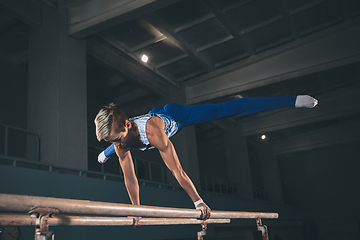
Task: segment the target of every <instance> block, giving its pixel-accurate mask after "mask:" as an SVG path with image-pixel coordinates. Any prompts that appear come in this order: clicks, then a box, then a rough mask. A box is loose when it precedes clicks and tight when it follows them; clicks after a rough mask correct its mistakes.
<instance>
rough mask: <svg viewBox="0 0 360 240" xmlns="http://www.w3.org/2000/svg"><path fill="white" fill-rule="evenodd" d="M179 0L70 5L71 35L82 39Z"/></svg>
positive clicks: (111, 0) (96, 1)
mask: <svg viewBox="0 0 360 240" xmlns="http://www.w3.org/2000/svg"><path fill="white" fill-rule="evenodd" d="M178 1H179V0H132V1H130V0H122V1H119V0H88V1H86V2H84V1H82V2H81V4H76V2H74V3H72V4H69V5H68V16H69V28H68V31H69V35H70V36H72V37H74V38H76V39H80V38H83V37H86V36H88V35H90V34H93V33H97V32H100V31H102V30H105V29H107V28H110V27H113V26H115V25H118V24H120V23H123V22H126V21H129V20H131V19H134V18H137V17H140V16H142V15H144V14H147V13H150V12H152V11H155V10H158V9H160V8H163V7H166V6H168V5H171V4H173V3H176V2H178Z"/></svg>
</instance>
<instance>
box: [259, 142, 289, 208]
mask: <svg viewBox="0 0 360 240" xmlns="http://www.w3.org/2000/svg"><path fill="white" fill-rule="evenodd" d="M260 155H261V168H262V169H261V170H262V174H263V179H264V187H265V191H266V192H267V194H268V198H269V201H271V202H273V203H277V204H283V203H284V196H283V191H282V185H281V179H280V171H279V164H278V161H277V157H276V156H275V154H274V152H273V150H272V148H271V146H270V145H265V146H264V147H263V151H261V153H260Z"/></svg>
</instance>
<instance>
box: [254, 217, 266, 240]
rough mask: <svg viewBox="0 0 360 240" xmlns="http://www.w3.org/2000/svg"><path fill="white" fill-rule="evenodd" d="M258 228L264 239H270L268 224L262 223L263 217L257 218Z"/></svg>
mask: <svg viewBox="0 0 360 240" xmlns="http://www.w3.org/2000/svg"><path fill="white" fill-rule="evenodd" d="M256 225H257V230H258V231H261V233H262V238H263V240H269V233H268V229H267V226H266V225H262V223H261V218H257V219H256Z"/></svg>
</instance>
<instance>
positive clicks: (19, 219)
mask: <svg viewBox="0 0 360 240" xmlns="http://www.w3.org/2000/svg"><path fill="white" fill-rule="evenodd" d="M47 222H48V224H49V226H131V225H133V218H131V217H89V216H53V217H51V218H48V219H47ZM139 223H140V225H141V226H144V225H183V224H202V223H205V224H213V223H230V219H208V220H206V221H203V220H199V219H191V218H141V219H140V221H139ZM34 225H36V217H33V216H30V215H14V214H0V226H34Z"/></svg>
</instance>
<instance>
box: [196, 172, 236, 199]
mask: <svg viewBox="0 0 360 240" xmlns="http://www.w3.org/2000/svg"><path fill="white" fill-rule="evenodd" d="M200 182H201V190H204V191H207V192H214V193H220V194H226V195H233V196H236V195H237V184H236V183H233V182H230V181H228V180H226V179H221V178H216V177H212V176H208V175H204V174H201V175H200Z"/></svg>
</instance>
